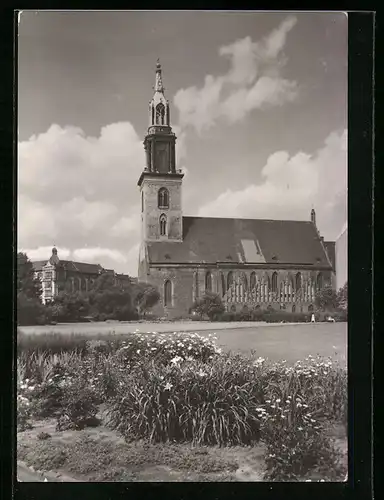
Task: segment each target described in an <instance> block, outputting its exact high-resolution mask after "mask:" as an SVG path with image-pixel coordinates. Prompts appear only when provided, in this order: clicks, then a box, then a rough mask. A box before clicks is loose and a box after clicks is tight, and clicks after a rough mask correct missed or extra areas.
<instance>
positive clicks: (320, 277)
mask: <svg viewBox="0 0 384 500" xmlns="http://www.w3.org/2000/svg"><path fill="white" fill-rule="evenodd" d="M316 288H317V289H318V290H321V289H322V288H323V275H322V274H321V273H319V274H318V275H317V278H316Z"/></svg>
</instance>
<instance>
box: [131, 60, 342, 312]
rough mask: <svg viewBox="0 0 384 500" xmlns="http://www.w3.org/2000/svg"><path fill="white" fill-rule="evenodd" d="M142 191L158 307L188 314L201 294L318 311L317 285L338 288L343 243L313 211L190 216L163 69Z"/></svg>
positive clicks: (145, 268)
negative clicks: (297, 216)
mask: <svg viewBox="0 0 384 500" xmlns="http://www.w3.org/2000/svg"><path fill="white" fill-rule="evenodd" d="M154 90H155V92H154V96H153V98H152V100H151V101H150V103H149V127H148V132H147V135H146V136H145V139H144V148H145V151H146V166H145V167H144V170H143V172H142V173H141V175H140V178H139V181H138V186H139V188H140V197H141V245H140V255H139V272H138V277H139V281H142V282H146V283H150V284H152V285H154V286H156V287H157V288H158V290H159V292H160V296H161V300H160V302H159V304H158V305H157V306H156V308H155V310H154V312H155V313H157V314H158V315H159V316H162V317H168V318H174V317H182V316H186V315H187V314H188V313H189V310H190V307H191V305H192V303H193V302H194V300H196V299H197V298H199V297H201V296H203V294H204V293H205V292H207V291H210V292H215V293H218V294H219V295H220V296H221V297H222V300H223V302H224V304H225V307H226V309H227V310H229V311H238V310H242V309H254V308H263V309H266V308H273V309H284V310H287V311H293V312H295V311H297V312H308V311H309V312H310V311H312V310H313V308H314V301H315V294H316V291H317V290H319V289H321V288H323V287H324V286H327V285H329V286H332V287H333V288H335V286H336V282H335V242H331V241H328V242H326V241H324V239H323V237H322V236H321V235H320V233H319V231H318V229H317V226H316V213H315V210H314V209H312V211H311V215H310V219H309V220H308V221H283V220H263V219H230V218H225V219H224V218H207V217H186V216H183V211H182V182H183V173H182V171H181V170H180V169H177V168H176V163H175V158H176V155H175V147H176V136H175V134H174V133H173V131H172V127H171V121H170V106H169V102H168V101H167V100H166V98H165V95H164V87H163V82H162V70H161V66H160V64H159V62H158V63H157V67H156V80H155V87H154Z"/></svg>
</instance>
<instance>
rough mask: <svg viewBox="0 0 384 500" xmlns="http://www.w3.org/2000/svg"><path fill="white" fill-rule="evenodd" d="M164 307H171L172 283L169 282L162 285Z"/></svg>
mask: <svg viewBox="0 0 384 500" xmlns="http://www.w3.org/2000/svg"><path fill="white" fill-rule="evenodd" d="M164 305H165V306H171V305H172V283H171V282H170V281H169V280H167V281H166V282H165V283H164Z"/></svg>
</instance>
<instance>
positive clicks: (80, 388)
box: [56, 379, 99, 431]
mask: <svg viewBox="0 0 384 500" xmlns="http://www.w3.org/2000/svg"><path fill="white" fill-rule="evenodd" d="M97 403H98V400H97V397H96V395H95V393H94V391H93V390H92V388H90V387H89V386H88V384H87V382H86V381H85V380H79V379H77V380H76V381H75V382H74V383H73V384H71V385H69V386H68V387H66V389H65V391H64V394H63V397H62V401H61V408H60V412H59V413H58V416H57V424H56V430H59V431H62V430H67V429H74V430H80V429H84V428H85V427H94V426H97V425H98V424H99V420H98V419H97V418H96V415H97V412H98V406H97Z"/></svg>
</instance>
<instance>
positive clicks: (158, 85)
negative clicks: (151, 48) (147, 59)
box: [155, 58, 164, 94]
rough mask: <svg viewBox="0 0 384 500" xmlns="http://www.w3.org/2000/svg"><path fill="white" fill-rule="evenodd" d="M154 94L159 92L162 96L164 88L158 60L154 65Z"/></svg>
mask: <svg viewBox="0 0 384 500" xmlns="http://www.w3.org/2000/svg"><path fill="white" fill-rule="evenodd" d="M155 92H161V93H162V94H164V87H163V79H162V75H161V64H160V59H159V58H158V59H157V63H156V83H155Z"/></svg>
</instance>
